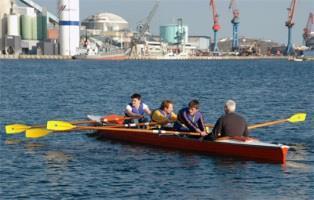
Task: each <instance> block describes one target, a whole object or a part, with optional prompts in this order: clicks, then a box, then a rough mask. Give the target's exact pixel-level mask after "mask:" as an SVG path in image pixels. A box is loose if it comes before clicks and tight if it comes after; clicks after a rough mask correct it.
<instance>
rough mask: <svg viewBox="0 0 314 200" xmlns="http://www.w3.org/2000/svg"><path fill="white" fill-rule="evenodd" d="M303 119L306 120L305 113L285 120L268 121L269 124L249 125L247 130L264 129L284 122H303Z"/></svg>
mask: <svg viewBox="0 0 314 200" xmlns="http://www.w3.org/2000/svg"><path fill="white" fill-rule="evenodd" d="M305 119H306V113H296V114H294V115H292V116H291V117H289V118H287V119H279V120H275V121H269V122H263V123H258V124H254V125H250V126H249V127H248V129H249V130H251V129H256V128H261V127H266V126H273V125H277V124H283V123H286V122H290V123H297V122H303V121H305Z"/></svg>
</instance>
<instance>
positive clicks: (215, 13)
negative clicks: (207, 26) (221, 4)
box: [209, 0, 220, 54]
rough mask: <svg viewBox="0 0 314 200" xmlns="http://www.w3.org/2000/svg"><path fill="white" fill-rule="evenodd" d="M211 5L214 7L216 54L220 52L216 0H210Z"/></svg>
mask: <svg viewBox="0 0 314 200" xmlns="http://www.w3.org/2000/svg"><path fill="white" fill-rule="evenodd" d="M209 6H210V7H212V12H213V20H214V25H213V31H214V49H213V51H214V54H217V53H219V49H218V44H217V32H218V31H219V29H220V25H219V22H218V14H217V9H216V4H215V0H210V2H209Z"/></svg>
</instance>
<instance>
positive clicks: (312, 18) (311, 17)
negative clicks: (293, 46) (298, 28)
mask: <svg viewBox="0 0 314 200" xmlns="http://www.w3.org/2000/svg"><path fill="white" fill-rule="evenodd" d="M313 24H314V14H313V13H310V14H309V17H308V19H307V23H306V26H305V28H304V29H303V30H304V33H303V39H304V43H305V44H306V41H307V40H308V39H309V38H310V37H311V31H312V25H313Z"/></svg>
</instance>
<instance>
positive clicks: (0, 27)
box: [0, 0, 11, 46]
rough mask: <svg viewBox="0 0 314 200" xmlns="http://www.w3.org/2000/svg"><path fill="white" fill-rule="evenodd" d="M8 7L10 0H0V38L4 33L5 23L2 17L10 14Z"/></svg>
mask: <svg viewBox="0 0 314 200" xmlns="http://www.w3.org/2000/svg"><path fill="white" fill-rule="evenodd" d="M10 8H11V0H0V38H2V37H3V36H4V35H5V34H6V31H7V29H6V27H7V24H6V22H5V20H4V17H5V15H8V14H10ZM0 42H1V41H0ZM0 46H1V45H0Z"/></svg>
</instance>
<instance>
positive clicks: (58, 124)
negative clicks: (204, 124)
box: [47, 121, 200, 136]
mask: <svg viewBox="0 0 314 200" xmlns="http://www.w3.org/2000/svg"><path fill="white" fill-rule="evenodd" d="M137 125H138V124H137ZM47 129H48V130H54V131H70V130H73V131H75V130H80V131H81V130H103V131H121V130H124V131H127V132H130V133H131V132H132V133H158V134H171V135H174V134H175V135H181V134H184V135H195V136H200V134H199V133H195V132H178V131H165V130H145V129H123V128H120V129H117V128H114V127H104V126H76V125H74V124H71V123H69V122H64V121H48V122H47Z"/></svg>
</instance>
